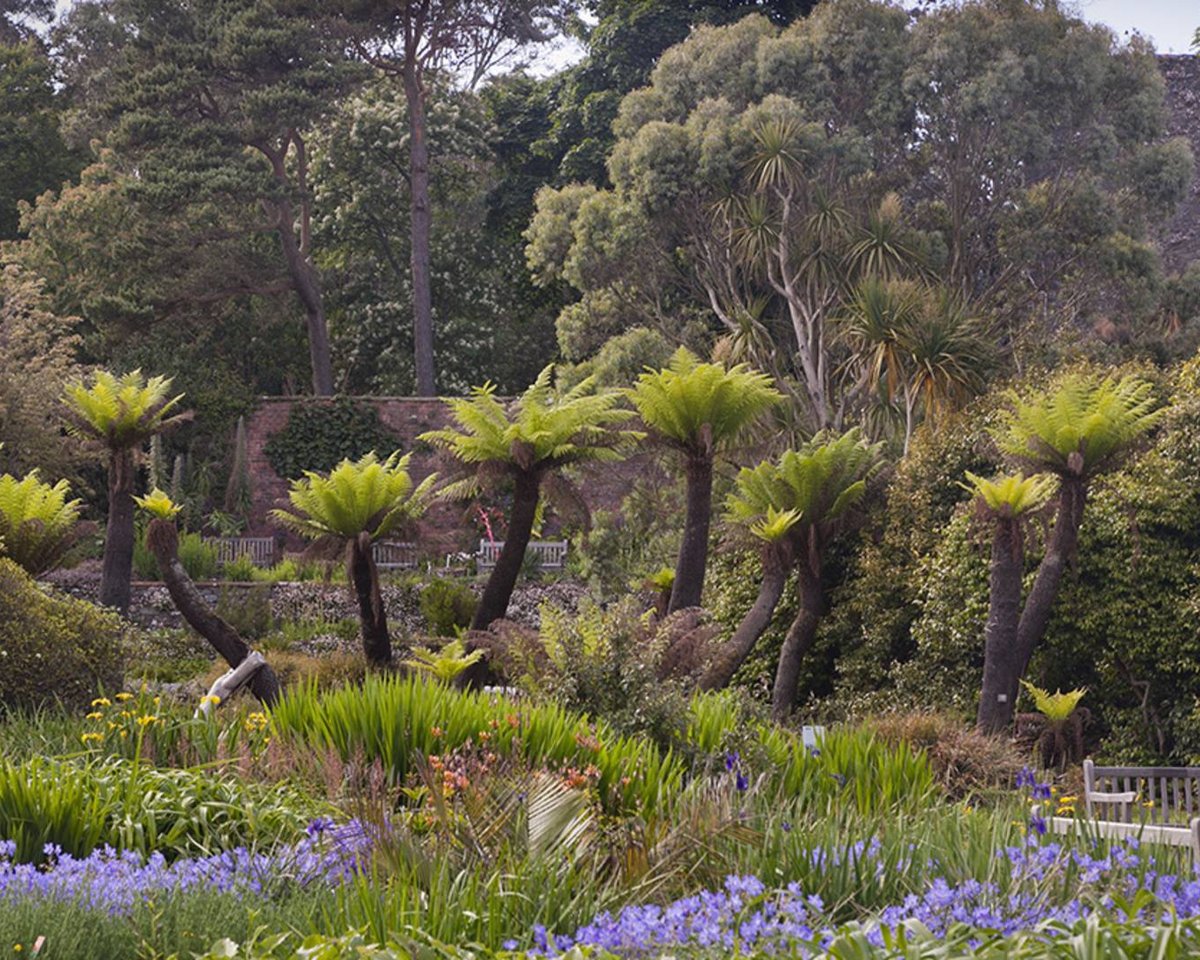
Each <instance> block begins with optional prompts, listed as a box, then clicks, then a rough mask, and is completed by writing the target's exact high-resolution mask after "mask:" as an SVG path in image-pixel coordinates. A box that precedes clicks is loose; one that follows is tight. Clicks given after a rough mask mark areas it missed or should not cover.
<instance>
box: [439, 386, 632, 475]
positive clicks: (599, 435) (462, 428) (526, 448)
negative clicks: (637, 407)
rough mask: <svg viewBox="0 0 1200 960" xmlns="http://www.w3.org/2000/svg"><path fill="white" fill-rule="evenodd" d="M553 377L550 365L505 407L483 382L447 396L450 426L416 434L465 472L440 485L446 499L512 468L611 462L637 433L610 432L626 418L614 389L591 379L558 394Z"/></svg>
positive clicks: (536, 469) (549, 468)
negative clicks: (598, 386) (463, 393)
mask: <svg viewBox="0 0 1200 960" xmlns="http://www.w3.org/2000/svg"><path fill="white" fill-rule="evenodd" d="M553 374H554V365H553V364H551V365H549V366H547V367H546V368H545V369H544V370H542V372H541V373H540V374H538V377H537V379H536V380H535V381H534V382H533V384H532V385H531V386H530V387H529V389H527V390H526V391H525V392H524V393H523V394H522V395H521V396H520V397H519V398H518V399H517V401H516V403H515V404H513V406H512V407H511V408H507V407H505V405H504V404H502V403H501V402H500V401H499V400H498V399H496V395H495V387H493V386H492V385H491V384H490V383H488V384H484V385H483V386H482V387H476V388H475V389H474V390H473V391H472V392H471V396H470V397H465V398H458V399H453V400H448V401H447V403H448V404H449V406H450V413H451V416H452V417H453V419H454V421H455V423H456V424H457V429H455V428H446V429H443V430H431V431H429V432H427V433H423V434H421V437H420V439H421V440H424V441H426V442H428V443H432V444H434V445H435V446H438V447H441V448H442V449H444V450H448V451H449V452H450V453H451V454H453V455H454V457H455V458H456V459H457V460H458V461H460V463H462V464H463V465H464V466H465V467H466V468H467V475H466V476H465V477H463V478H462V479H460V480H458V481H456V482H454V483H451V484H448V485H447V486H445V487H444V488H443V491H442V492H443V494H444V495H445V496H447V497H465V496H471V495H472V494H474V493H476V492H478V489H479V487H480V485H481V481H483V480H485V479H486V478H487V475H488V472H489V471H499V472H505V471H506V470H507V469H508V468H514V467H515V468H516V469H519V470H524V471H530V472H541V473H549V472H550V471H553V470H555V469H557V468H559V467H564V466H568V465H570V464H574V463H581V462H584V461H592V460H618V459H620V458H621V456H622V452H621V447H622V445H623V444H624V443H625V442H627V441H631V440H634V439H637V438H639V437H640V436H641V434H639V433H637V432H636V431H630V430H614V429H613V425H614V424H617V423H620V422H622V421H624V420H627V419H629V417H631V416H632V412H631V411H629V410H624V409H621V408H619V407H618V406H617V402H618V400H619V399H620V394H618V393H615V392H611V391H606V392H600V393H596V392H594V388H595V379H594V378H592V377H588V378H587V379H585V380H583V381H582V382H581V383H579V384H577V385H576V386H575V387H573V388H571V389H570V390H568V391H567V392H566V393H563V394H559V393H557V392H556V391H555V389H554V384H553Z"/></svg>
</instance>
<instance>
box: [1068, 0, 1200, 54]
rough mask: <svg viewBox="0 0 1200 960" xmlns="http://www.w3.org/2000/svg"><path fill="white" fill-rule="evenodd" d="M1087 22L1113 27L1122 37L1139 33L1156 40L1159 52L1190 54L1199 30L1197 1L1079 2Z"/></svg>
mask: <svg viewBox="0 0 1200 960" xmlns="http://www.w3.org/2000/svg"><path fill="white" fill-rule="evenodd" d="M1075 6H1076V7H1078V9H1079V12H1080V14H1082V16H1083V18H1084V19H1085V20H1097V21H1099V22H1100V23H1106V24H1108V25H1109V26H1110V27H1112V28H1113V29H1114V30H1115V31H1116V32H1117V34H1118V35H1119V36H1125V35H1127V34H1129V33H1132V32H1133V31H1135V30H1136V31H1137V32H1138V33H1140V34H1143V35H1144V36H1146V37H1149V38H1150V39H1151V40H1153V41H1154V46H1155V48H1157V50H1158V52H1159V53H1190V52H1191V44H1192V37H1193V36H1195V33H1196V28H1197V27H1200V3H1198V2H1196V0H1076V2H1075Z"/></svg>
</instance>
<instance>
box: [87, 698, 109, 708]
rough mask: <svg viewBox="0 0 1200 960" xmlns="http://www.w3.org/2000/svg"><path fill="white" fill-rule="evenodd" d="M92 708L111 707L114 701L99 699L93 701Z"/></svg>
mask: <svg viewBox="0 0 1200 960" xmlns="http://www.w3.org/2000/svg"><path fill="white" fill-rule="evenodd" d="M92 706H93V707H111V706H112V701H111V700H109V699H108V697H97V698H96V699H95V700H93V701H92Z"/></svg>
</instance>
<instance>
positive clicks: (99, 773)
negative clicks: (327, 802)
mask: <svg viewBox="0 0 1200 960" xmlns="http://www.w3.org/2000/svg"><path fill="white" fill-rule="evenodd" d="M318 809H319V804H316V803H314V802H313V801H311V800H309V799H307V798H306V797H305V796H304V795H303V794H301V793H299V792H298V791H295V790H290V789H287V788H281V787H264V786H262V785H254V784H244V783H242V782H240V781H239V780H236V779H234V778H232V777H226V776H221V775H214V773H213V771H211V770H205V771H191V770H173V769H164V770H159V769H155V768H153V767H150V766H146V765H143V764H138V763H136V762H133V761H129V760H124V759H120V758H116V757H107V758H102V759H93V760H87V761H63V760H48V759H46V758H43V757H32V758H30V759H28V760H25V761H23V762H16V763H14V762H4V763H2V764H0V833H3V834H4V835H5V836H6V837H9V838H10V839H12V840H15V841H16V843H17V859H18V860H20V861H25V862H35V863H36V862H39V861H41V860H42V858H43V857H44V854H43V852H42V848H43V846H44V845H45V844H48V843H56V844H58V845H59V846H61V847H62V848H63V850H64V851H65V852H66V853H69V854H71V855H72V856H86V855H87V854H89V853H91V852H92V851H93V850H94V849H96V848H97V847H99V846H103V845H104V844H110V845H111V846H113V847H114V848H116V849H118V850H134V851H137V852H138V853H141V854H144V855H149V854H150V853H153V852H159V853H162V854H163V855H164V856H166V857H167V858H168V859H173V858H174V857H177V856H185V855H197V854H206V853H214V852H217V851H219V850H223V849H228V848H230V847H234V846H237V845H239V844H242V845H245V844H251V843H271V842H274V841H278V840H281V839H294V838H298V837H299V836H300V835H301V834H302V833H303V830H304V826H305V824H306V823H307V821H308V818H309V817H310V816H312V815H313V814H314V813H315V812H316V811H317V810H318Z"/></svg>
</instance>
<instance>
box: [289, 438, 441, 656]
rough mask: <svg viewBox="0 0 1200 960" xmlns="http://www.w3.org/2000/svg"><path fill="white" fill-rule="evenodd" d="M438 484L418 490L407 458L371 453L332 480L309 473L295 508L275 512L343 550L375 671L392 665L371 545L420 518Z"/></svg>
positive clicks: (299, 483) (297, 490)
mask: <svg viewBox="0 0 1200 960" xmlns="http://www.w3.org/2000/svg"><path fill="white" fill-rule="evenodd" d="M435 482H436V477H435V476H429V477H426V478H425V479H424V480H422V481H421V482H420V483H419V484H416V485H414V484H413V480H412V477H411V476H410V475H409V472H408V457H407V456H404V457H401V456H400V455H399V453H393V454H392V455H391V456H390V457H388V458H387V459H386V460H379V459H378V458H377V457H376V456H375V454H373V453H369V454H367V455H366V456H365V457H363V458H362V459H360V460H343V461H342V462H341V463H340V464H339V465H338V466H336V467H334V468H333V470H331V471H330V472H329V474H327V475H323V474H319V473H313V472H311V471H310V472H308V473H307V474H306V475H305V476H304V477H302V478H301V479H298V480H293V481H292V485H291V489H290V490H289V491H288V500H289V501H290V502H291V504H290V506H289V507H285V508H282V509H279V510H273V511H272V512H271V516H272V517H273V518H274V519H275V520H276V521H277V522H278V523H280V524H282V525H283V526H284V527H286V528H287V529H289V530H294V531H295V532H296V533H299V534H300V535H301V536H304V537H307V538H308V539H310V540H316V541H321V540H326V541H330V542H335V543H339V544H343V545H344V549H345V553H346V571H347V573H348V574H349V577H350V583H351V585H352V586H353V587H354V594H355V597H356V598H357V599H358V614H359V621H360V623H361V625H362V641H363V651H364V652H365V653H366V656H367V660H368V661H369V662H370V663H371V664H373V665H375V666H387V665H388V664H390V663H391V661H392V641H391V635H390V634H389V633H388V626H387V610H386V608H385V607H384V603H383V596H382V594H381V593H380V590H379V569H378V568H377V567H376V565H375V557H374V554H373V551H372V545H373V544H374V543H376V542H377V541H379V540H382V539H384V538H385V537H387V536H388V535H389V534H390V533H392V532H393V531H394V530H395V529H396V528H397V527H398V526H400V525H401V524H402V523H405V522H408V521H411V520H414V519H415V518H416V517H418V516H420V515H421V513H423V512H424V510H425V506H426V504H427V502H428V495H429V492H430V490H431V489H432V487H433V485H434V483H435Z"/></svg>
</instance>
